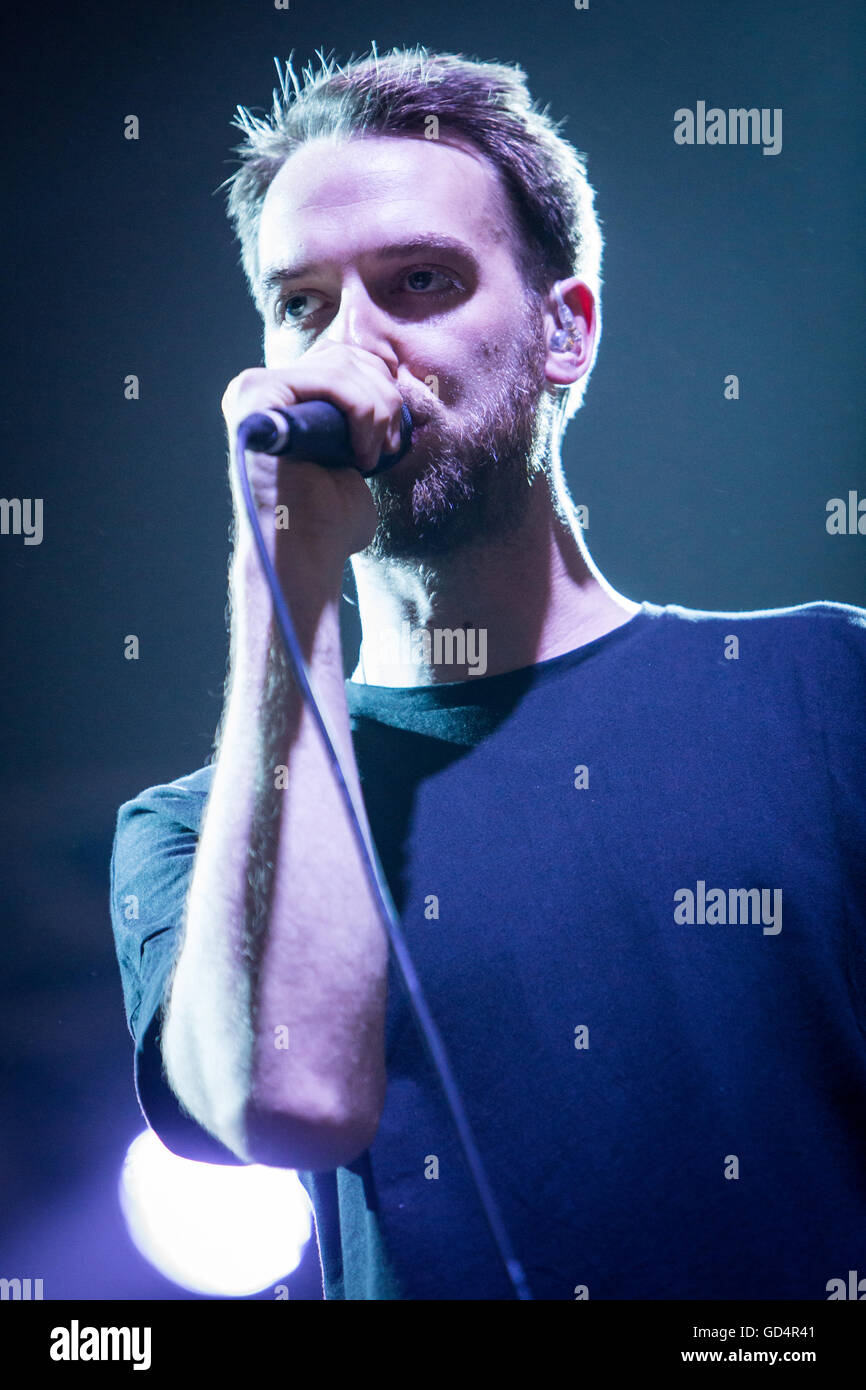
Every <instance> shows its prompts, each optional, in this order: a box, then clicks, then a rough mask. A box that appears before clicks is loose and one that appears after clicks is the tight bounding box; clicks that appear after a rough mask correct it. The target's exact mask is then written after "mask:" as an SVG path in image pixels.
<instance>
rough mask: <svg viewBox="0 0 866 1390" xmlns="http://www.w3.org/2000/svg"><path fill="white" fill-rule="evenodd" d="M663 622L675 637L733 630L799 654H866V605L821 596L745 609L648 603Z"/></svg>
mask: <svg viewBox="0 0 866 1390" xmlns="http://www.w3.org/2000/svg"><path fill="white" fill-rule="evenodd" d="M644 606H645V608H646V609H647V610H648V612H649V615H650V616H651V617H652V618H654V619H656V620H657V622H658V631H659V634H660V635H661V634H665V635H667V636H668V637H669V638H671V639H678V640H680V641H685V642H688V641H689V640H695V641H703V640H704V639H706V638H711V639H713V640H716V639H718V638H719V637H724V636H726V635H728V634H730V635H732V636H737V637H738V638H740V639H741V640H746V641H750V642H752V643H760V645H761V647H762V648H763V649H765V650H766V651H768V652H769V651H773V650H775V651H778V652H786V653H790V654H791V655H793V656H797V655H802V654H808V653H809V652H810V651H811V652H815V651H816V650H822V651H824V652H826V653H827V654H828V655H830V654H832V653H833V652H834V651H836V652H837V653H838V654H839V655H842V654H844V653H847V654H848V655H849V656H850V657H853V658H854V659H855V660H856V659H859V660H860V661H862V660H864V659H866V608H858V607H856V606H855V605H854V604H850V603H834V602H831V601H830V600H818V601H816V602H813V603H801V604H797V605H795V606H792V607H790V608H756V609H746V610H742V611H738V610H732V611H726V610H711V609H702V608H686V607H684V606H682V605H681V604H676V603H669V604H665V605H664V606H660V605H657V604H646V605H644Z"/></svg>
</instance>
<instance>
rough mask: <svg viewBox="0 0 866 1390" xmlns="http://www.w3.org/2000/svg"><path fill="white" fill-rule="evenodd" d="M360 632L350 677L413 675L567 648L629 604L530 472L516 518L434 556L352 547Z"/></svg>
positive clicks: (625, 614) (473, 673) (564, 502)
mask: <svg viewBox="0 0 866 1390" xmlns="http://www.w3.org/2000/svg"><path fill="white" fill-rule="evenodd" d="M352 567H353V570H354V573H355V583H356V587H357V591H358V608H359V614H360V618H361V628H362V633H363V640H362V643H361V651H360V654H359V659H358V666H357V668H356V670H355V672H354V674H353V676H352V679H353V680H354V681H358V682H361V683H362V684H366V685H382V686H392V687H393V686H424V685H438V684H440V683H441V682H443V681H462V680H470V679H472V678H473V677H478V676H496V675H501V674H503V673H504V672H507V671H517V670H519V669H521V668H522V667H524V666H534V665H536V664H537V663H538V662H540V661H546V660H548V659H549V658H550V657H554V656H561V655H562V654H563V653H564V652H568V651H573V650H574V649H575V648H576V647H581V646H583V645H585V644H586V643H587V642H591V641H593V640H594V638H596V637H601V636H603V635H604V634H605V633H606V632H610V631H612V630H613V629H614V628H616V627H621V626H622V624H623V623H625V622H628V620H629V619H630V618H631V617H632V616H633V615H634V613H635V612H637V610H638V608H639V607H640V605H639V604H637V603H633V602H631V601H630V600H629V599H626V598H624V597H623V596H622V595H621V594H618V593H616V591H615V590H614V589H613V588H611V586H610V585H609V584H608V583H607V581H606V580H605V579H604V577H603V576H602V575H601V574H600V572H599V571H598V570H597V569H596V567H595V565H594V564H593V562H592V560H591V558H590V556H589V554H588V552H587V550H586V548H585V546H584V544H583V540H582V536H581V531H580V526H579V524H578V522H577V520H576V518H575V515H574V509H573V507H572V505H571V503H570V501H569V499H568V498H567V496H566V495H565V494H560V493H555V494H552V492H551V488H550V484H549V483H548V480H547V478H546V476H545V477H539V478H537V482H536V485H535V486H533V488H532V490H531V494H530V505H529V506H528V507H527V511H526V518H525V522H524V523H523V524H522V525H521V526H520V528H519V530H518V531H516V532H514V533H512V534H510V535H508V536H505V537H483V538H480V539H479V540H478V541H476V542H473V543H470V544H467V545H464V546H462V547H460V549H458V550H456V551H454V552H450V553H448V554H447V555H444V556H442V557H441V558H440V559H437V560H436V562H435V563H432V564H431V563H425V564H419V563H417V562H412V563H409V562H405V561H393V560H387V559H386V560H380V559H376V560H373V559H371V558H369V557H368V556H366V555H363V554H361V555H356V556H353V558H352Z"/></svg>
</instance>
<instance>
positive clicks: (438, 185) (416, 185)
mask: <svg viewBox="0 0 866 1390" xmlns="http://www.w3.org/2000/svg"><path fill="white" fill-rule="evenodd" d="M353 218H354V219H358V218H360V219H362V220H363V221H364V222H367V223H375V221H376V220H377V219H378V218H381V221H382V230H383V233H384V239H385V240H392V239H393V238H392V236H391V235H390V232H386V230H385V229H386V224H390V225H391V230H396V228H394V226H393V224H394V222H395V220H396V221H398V222H400V223H401V224H403V230H405V231H409V230H410V229H411V228H412V227H414V228H415V229H416V230H418V231H427V232H430V231H441V232H443V233H451V234H452V235H454V236H455V237H458V238H460V239H462V240H464V241H467V242H468V243H470V244H474V245H476V246H478V245H484V244H490V243H493V244H496V243H499V242H502V241H504V240H507V239H508V238H509V237H510V236H511V235H512V230H511V219H510V213H509V209H508V204H507V200H506V198H505V195H504V191H503V188H502V184H501V182H500V179H499V176H498V173H497V171H496V169H495V168H494V166H493V165H492V164H491V163H490V161H489V160H487V159H486V158H485V157H484V155H483V154H482V153H481V151H479V150H476V149H474V147H472V146H470V145H469V144H467V143H465V142H461V141H458V140H456V139H454V138H448V139H441V140H425V139H423V138H414V137H411V136H361V137H359V136H355V137H352V138H351V139H345V138H343V139H339V140H335V139H333V138H327V137H319V138H317V139H315V140H311V141H308V142H307V143H305V144H304V145H302V146H301V147H300V148H299V149H298V150H296V151H295V152H294V153H293V154H291V155H290V156H289V158H288V159H287V160H286V161H285V163H284V164H283V166H282V167H281V169H280V170H279V172H278V173H277V175H276V176H275V178H274V179H273V181H272V183H271V185H270V187H269V189H268V192H267V196H266V198H265V201H264V205H263V208H262V217H261V221H260V225H259V243H260V247H261V248H262V250H265V248H267V249H269V250H275V249H276V248H277V246H278V245H283V246H285V245H286V244H287V242H292V241H293V240H294V238H295V237H296V236H298V235H300V236H301V237H303V235H304V231H305V229H310V230H312V229H314V228H323V229H327V228H329V227H330V226H332V225H333V226H334V228H335V229H340V228H342V229H345V230H346V231H349V230H350V229H351V226H352V221H353Z"/></svg>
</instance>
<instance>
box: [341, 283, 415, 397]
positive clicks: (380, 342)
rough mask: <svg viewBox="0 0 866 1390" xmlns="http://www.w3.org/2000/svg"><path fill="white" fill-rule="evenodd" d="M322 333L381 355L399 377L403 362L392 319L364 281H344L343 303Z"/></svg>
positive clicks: (393, 373)
mask: <svg viewBox="0 0 866 1390" xmlns="http://www.w3.org/2000/svg"><path fill="white" fill-rule="evenodd" d="M322 337H323V338H325V339H327V341H329V342H332V343H343V344H346V345H349V346H351V347H359V348H365V349H366V350H367V352H372V353H375V355H376V356H377V357H381V358H382V361H383V362H384V363H385V365H386V366H387V368H388V370H389V371H390V373H391V375H392V376H394V377H396V375H397V369H398V367H399V365H400V363H399V360H398V357H397V353H396V351H395V348H394V344H393V341H392V339H391V323H390V320H389V318H388V316H387V314H386V313H385V312H384V311H383V310H382V309H381V308H380V307H379V305H378V304H376V303H375V302H374V301H373V300H372V299H371V298H370V295H369V294H368V292H367V290H366V288H365V287H364V285H362V284H359V283H357V282H356V281H353V282H351V283H349V284H346V285H344V287H343V290H342V293H341V294H340V307H339V309H338V311H337V313H336V314H335V315H334V317H333V318H332V320H331V322H330V323H329V324H328V327H327V328H326V329H325V331H324V333H323V334H322Z"/></svg>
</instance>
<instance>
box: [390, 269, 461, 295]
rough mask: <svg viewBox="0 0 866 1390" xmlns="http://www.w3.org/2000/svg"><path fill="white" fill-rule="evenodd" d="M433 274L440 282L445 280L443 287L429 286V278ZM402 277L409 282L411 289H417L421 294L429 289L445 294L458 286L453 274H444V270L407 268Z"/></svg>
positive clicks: (435, 292)
mask: <svg viewBox="0 0 866 1390" xmlns="http://www.w3.org/2000/svg"><path fill="white" fill-rule="evenodd" d="M434 275H435V276H437V277H438V279H439V280H440V282H441V281H443V280H444V281H445V288H444V289H443V288H442V286H441V285H440V286H439V287H438V288H437V287H434V286H431V284H430V280H431V278H432V277H433V276H434ZM404 279H405V280H406V281H407V283H409V284H410V287H411V291H419V292H421V293H422V294H423V293H424V291H425V290H426V291H429V290H431V289H432V290H433V293H434V294H447V293H448V291H449V290H454V289H459V288H460V286H459V285H458V283H457V281H456V280H455V279H454V278H453V276H451V275H446V274H445V272H444V270H407V271H406V273H405V276H404ZM413 282H414V283H413Z"/></svg>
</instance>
